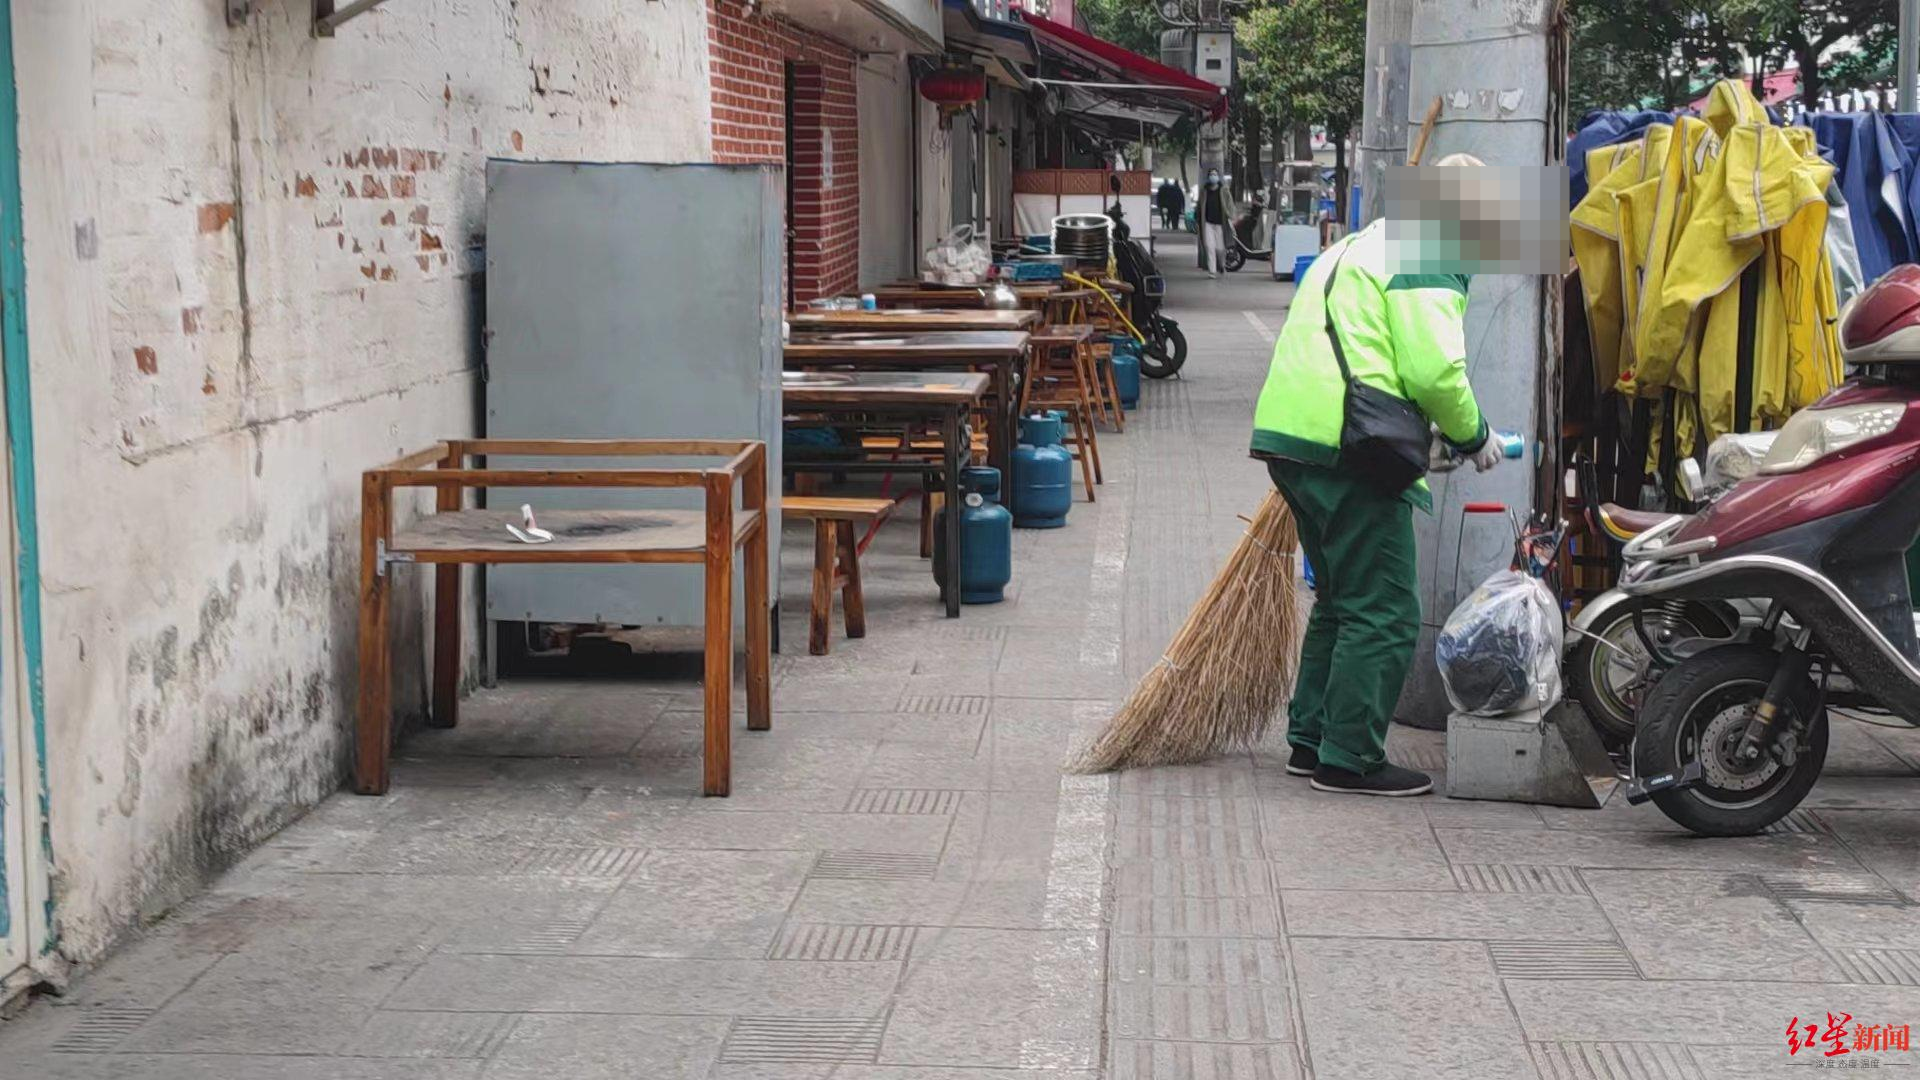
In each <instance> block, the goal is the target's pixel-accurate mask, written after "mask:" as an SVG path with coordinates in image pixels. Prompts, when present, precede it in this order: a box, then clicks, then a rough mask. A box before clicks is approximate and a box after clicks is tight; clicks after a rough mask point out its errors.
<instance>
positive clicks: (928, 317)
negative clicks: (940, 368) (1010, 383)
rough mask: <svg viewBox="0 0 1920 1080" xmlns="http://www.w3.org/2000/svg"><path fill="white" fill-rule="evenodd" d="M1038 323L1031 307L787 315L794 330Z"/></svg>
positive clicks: (1017, 327)
mask: <svg viewBox="0 0 1920 1080" xmlns="http://www.w3.org/2000/svg"><path fill="white" fill-rule="evenodd" d="M1039 321H1040V313H1039V312H1038V311H1034V310H1033V309H1031V308H1023V309H1021V310H1018V311H1008V310H1007V309H1005V308H933V309H928V308H885V309H882V310H880V311H801V312H796V313H795V314H792V315H789V316H787V324H788V325H789V326H791V327H793V329H794V330H795V331H802V330H804V331H809V332H811V331H815V330H887V331H902V330H914V331H924V330H1026V329H1029V328H1031V327H1032V326H1033V324H1035V323H1037V322H1039Z"/></svg>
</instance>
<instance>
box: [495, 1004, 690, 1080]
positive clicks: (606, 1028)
mask: <svg viewBox="0 0 1920 1080" xmlns="http://www.w3.org/2000/svg"><path fill="white" fill-rule="evenodd" d="M727 1025H728V1021H727V1020H726V1019H724V1018H721V1017H697V1016H577V1015H568V1014H564V1013H553V1014H547V1015H539V1016H523V1017H521V1018H520V1020H519V1023H518V1024H517V1025H515V1027H514V1029H513V1034H512V1035H510V1036H508V1038H507V1040H506V1042H505V1043H504V1044H503V1045H501V1047H500V1049H499V1051H498V1052H497V1053H496V1054H495V1056H494V1058H493V1060H492V1061H490V1062H488V1063H487V1070H486V1076H487V1080H559V1078H565V1080H603V1078H604V1080H625V1078H627V1077H646V1078H647V1080H701V1078H703V1077H705V1076H706V1075H707V1070H708V1069H709V1068H711V1067H712V1065H713V1061H714V1058H715V1057H717V1056H718V1055H719V1053H720V1042H721V1040H722V1039H724V1038H725V1037H726V1034H727Z"/></svg>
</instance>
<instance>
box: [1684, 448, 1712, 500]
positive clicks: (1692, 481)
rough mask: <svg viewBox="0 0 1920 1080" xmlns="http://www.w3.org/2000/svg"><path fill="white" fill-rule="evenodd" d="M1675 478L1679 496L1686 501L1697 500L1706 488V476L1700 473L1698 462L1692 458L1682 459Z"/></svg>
mask: <svg viewBox="0 0 1920 1080" xmlns="http://www.w3.org/2000/svg"><path fill="white" fill-rule="evenodd" d="M1677 479H1678V482H1679V484H1680V494H1681V496H1682V497H1684V498H1685V499H1686V500H1687V501H1688V502H1699V501H1700V495H1701V493H1702V492H1704V491H1706V489H1707V483H1706V478H1705V477H1703V476H1701V475H1700V463H1699V462H1698V461H1695V460H1693V459H1692V458H1687V459H1686V460H1684V461H1682V462H1681V463H1680V471H1679V475H1678V478H1677Z"/></svg>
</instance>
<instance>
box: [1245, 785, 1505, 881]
mask: <svg viewBox="0 0 1920 1080" xmlns="http://www.w3.org/2000/svg"><path fill="white" fill-rule="evenodd" d="M1327 798H1329V799H1345V800H1348V801H1349V802H1350V801H1351V800H1352V799H1353V798H1354V797H1353V796H1350V795H1349V796H1339V795H1332V796H1327ZM1396 801H1397V800H1396ZM1261 810H1262V812H1263V818H1264V824H1263V827H1262V829H1263V833H1264V838H1265V843H1266V849H1267V857H1268V859H1269V860H1270V862H1271V864H1272V866H1273V880H1274V882H1275V884H1277V885H1279V886H1280V887H1281V888H1285V889H1442V890H1447V891H1452V890H1453V889H1454V888H1455V885H1454V881H1453V874H1452V872H1451V871H1449V870H1448V868H1447V860H1446V859H1445V857H1443V856H1442V854H1441V850H1440V844H1439V842H1438V841H1437V840H1436V839H1435V838H1434V829H1433V828H1432V826H1430V825H1428V824H1427V820H1426V817H1425V815H1424V814H1422V813H1421V811H1420V810H1419V809H1418V808H1417V807H1415V808H1412V809H1411V812H1410V813H1406V814H1405V815H1404V816H1398V817H1393V816H1382V815H1379V814H1378V812H1377V811H1372V810H1371V808H1369V809H1367V810H1362V809H1361V808H1358V807H1349V806H1348V805H1346V804H1341V805H1339V806H1332V807H1328V808H1326V809H1322V810H1317V811H1315V812H1314V813H1313V814H1312V816H1310V817H1309V816H1305V815H1302V814H1299V813H1281V812H1276V810H1277V808H1276V807H1274V806H1273V805H1271V804H1263V805H1262V807H1261ZM1488 831H1490V832H1493V831H1497V832H1500V833H1502V834H1506V833H1509V832H1517V831H1518V830H1505V829H1502V830H1488Z"/></svg>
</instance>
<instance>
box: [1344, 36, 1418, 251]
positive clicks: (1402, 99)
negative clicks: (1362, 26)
mask: <svg viewBox="0 0 1920 1080" xmlns="http://www.w3.org/2000/svg"><path fill="white" fill-rule="evenodd" d="M1413 6H1414V0H1368V3H1367V48H1366V54H1365V56H1366V80H1367V83H1366V86H1367V91H1366V104H1365V107H1364V108H1363V110H1362V112H1361V117H1360V149H1359V153H1358V154H1357V155H1356V157H1357V160H1356V161H1355V163H1354V166H1355V167H1354V176H1355V177H1356V178H1357V179H1358V181H1359V183H1360V224H1362V225H1365V224H1366V223H1367V222H1369V221H1372V220H1373V219H1375V218H1377V217H1379V216H1380V214H1381V211H1382V209H1383V207H1384V204H1385V199H1386V191H1385V180H1384V178H1385V176H1386V169H1387V166H1389V165H1404V164H1406V160H1407V116H1408V109H1407V63H1408V60H1409V59H1410V55H1411V52H1412V41H1411V37H1412V34H1413ZM1415 119H1416V122H1417V120H1418V118H1417V117H1416V118H1415Z"/></svg>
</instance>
